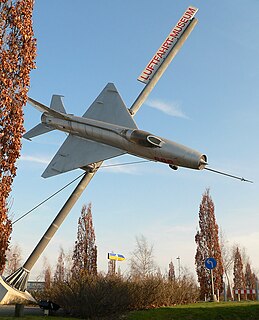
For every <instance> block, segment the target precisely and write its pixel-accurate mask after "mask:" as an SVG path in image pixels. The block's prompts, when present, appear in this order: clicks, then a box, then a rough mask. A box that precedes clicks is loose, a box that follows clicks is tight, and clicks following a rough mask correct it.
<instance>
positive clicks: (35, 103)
mask: <svg viewBox="0 0 259 320" xmlns="http://www.w3.org/2000/svg"><path fill="white" fill-rule="evenodd" d="M28 102H29V104H31V105H32V106H33V107H34V108H35V109H37V110H39V111H40V112H42V113H44V112H46V113H48V114H50V115H52V116H54V117H57V118H61V119H65V120H70V118H69V116H66V113H61V112H59V111H57V110H54V109H51V108H49V107H47V106H45V105H44V104H42V103H40V102H38V101H36V100H34V99H32V98H28Z"/></svg>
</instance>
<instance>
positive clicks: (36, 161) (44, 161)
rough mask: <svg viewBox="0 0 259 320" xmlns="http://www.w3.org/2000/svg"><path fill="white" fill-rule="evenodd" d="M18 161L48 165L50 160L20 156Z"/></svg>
mask: <svg viewBox="0 0 259 320" xmlns="http://www.w3.org/2000/svg"><path fill="white" fill-rule="evenodd" d="M19 160H20V161H28V162H34V163H41V164H49V162H50V159H44V158H43V157H33V156H27V155H22V156H21V157H20V158H19Z"/></svg>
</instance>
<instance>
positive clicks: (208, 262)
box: [205, 258, 217, 270]
mask: <svg viewBox="0 0 259 320" xmlns="http://www.w3.org/2000/svg"><path fill="white" fill-rule="evenodd" d="M216 265H217V260H216V259H214V258H207V259H206V260H205V267H206V268H207V269H210V270H212V269H214V268H215V267H216Z"/></svg>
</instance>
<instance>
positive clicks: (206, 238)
mask: <svg viewBox="0 0 259 320" xmlns="http://www.w3.org/2000/svg"><path fill="white" fill-rule="evenodd" d="M214 209H215V208H214V203H213V201H212V198H211V196H210V193H209V189H207V190H206V191H205V192H204V194H203V196H202V201H201V204H200V210H199V229H198V231H197V233H196V236H195V241H196V244H197V250H196V255H195V264H196V272H197V276H198V281H199V284H200V295H201V298H202V299H203V298H204V296H209V295H210V294H211V291H212V283H211V275H210V271H209V270H208V269H207V268H206V267H205V260H206V259H207V258H210V257H212V258H214V259H216V261H217V266H216V268H215V269H214V270H213V280H214V289H215V292H217V290H219V292H222V290H223V264H222V256H221V250H220V245H219V228H218V225H217V223H216V218H215V212H214Z"/></svg>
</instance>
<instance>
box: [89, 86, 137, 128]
mask: <svg viewBox="0 0 259 320" xmlns="http://www.w3.org/2000/svg"><path fill="white" fill-rule="evenodd" d="M83 117H84V118H89V119H93V120H98V121H102V122H108V123H111V124H115V125H119V126H123V127H126V128H132V129H133V128H134V129H137V125H136V123H135V121H134V120H133V118H132V116H131V114H130V113H129V111H128V109H127V107H126V106H125V103H124V102H123V100H122V98H121V96H120V94H119V93H118V91H117V89H116V87H115V85H114V84H113V83H108V84H107V85H106V87H105V88H104V89H103V91H102V92H101V93H100V94H99V96H98V97H97V98H96V99H95V101H94V102H93V103H92V104H91V106H90V107H89V109H88V110H87V111H86V113H85V114H84V115H83Z"/></svg>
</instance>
